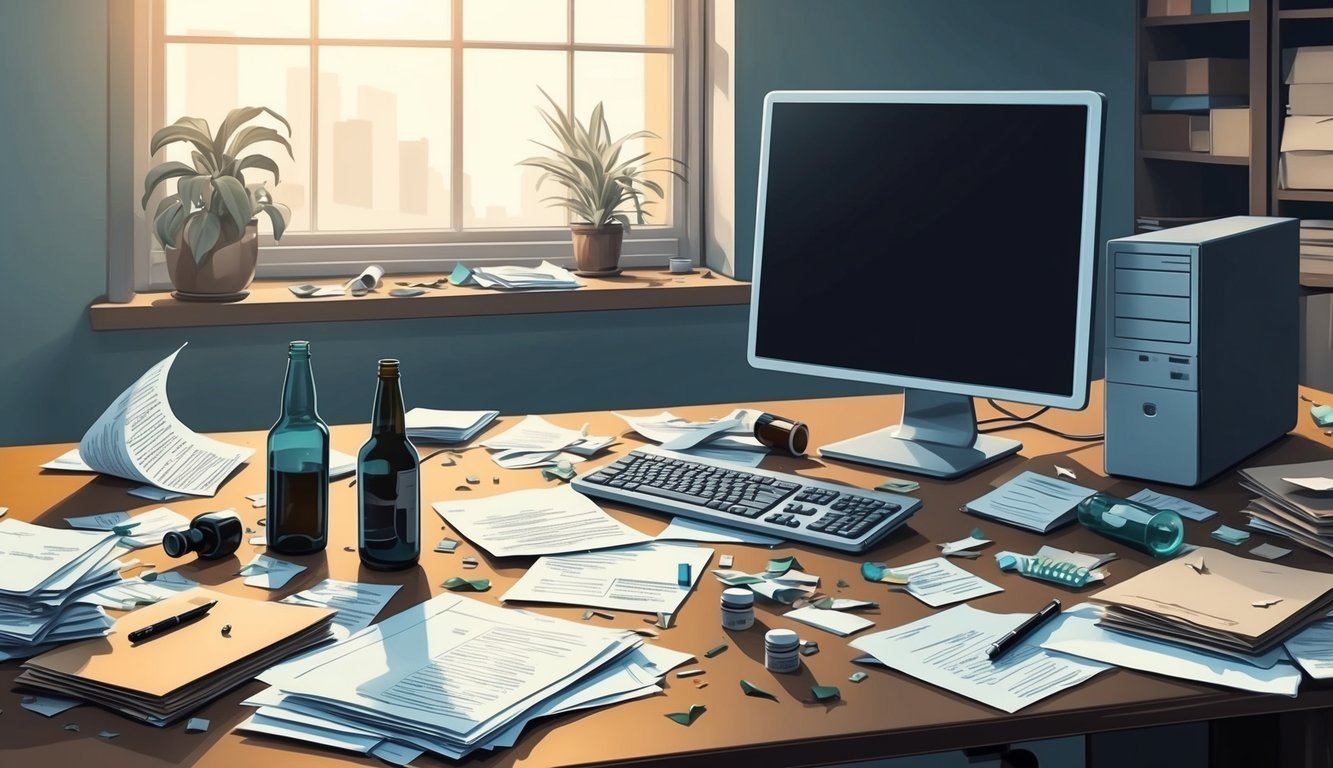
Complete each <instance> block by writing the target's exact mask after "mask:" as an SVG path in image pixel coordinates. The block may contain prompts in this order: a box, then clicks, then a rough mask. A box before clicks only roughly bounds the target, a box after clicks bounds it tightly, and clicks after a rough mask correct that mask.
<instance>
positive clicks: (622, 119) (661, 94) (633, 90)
mask: <svg viewBox="0 0 1333 768" xmlns="http://www.w3.org/2000/svg"><path fill="white" fill-rule="evenodd" d="M599 101H600V102H602V103H603V110H604V114H605V116H606V123H607V126H608V127H609V128H610V129H611V138H612V139H618V138H620V137H621V136H624V135H625V134H627V133H634V132H635V131H642V130H647V131H651V132H653V133H655V134H657V136H658V137H659V138H656V139H635V140H633V141H630V142H628V143H626V144H625V147H624V149H623V150H622V151H621V155H620V156H621V158H622V159H625V160H627V159H629V158H632V157H635V156H637V155H640V154H642V153H644V152H651V153H652V157H650V158H647V159H650V160H651V159H652V158H664V157H670V156H671V153H672V144H673V143H674V142H673V140H672V131H671V126H672V114H671V103H672V93H671V55H670V54H666V53H603V52H590V51H578V52H576V53H575V54H574V105H575V113H576V114H578V115H579V118H580V119H582V120H584V121H586V120H587V118H588V115H590V114H591V113H592V109H593V107H594V106H595V105H596V104H597V103H598V102H599ZM646 167H647V168H650V169H662V170H657V171H651V172H649V173H648V174H647V178H648V179H651V180H652V181H655V182H657V183H658V184H660V185H662V189H663V191H664V192H665V193H666V197H665V199H659V198H658V197H657V196H656V195H655V194H653V193H652V192H651V191H649V192H647V193H646V194H645V195H644V197H643V199H644V200H645V201H651V203H652V204H651V205H649V206H647V208H646V210H645V213H646V216H645V220H644V221H645V223H646V224H670V223H671V206H670V202H671V189H672V182H673V181H674V177H673V176H672V175H671V174H669V173H666V172H665V169H667V168H671V167H675V164H674V163H667V162H665V161H662V160H658V161H657V162H654V163H651V164H649V165H648V166H646ZM677 170H679V168H677ZM685 176H686V178H689V175H688V174H685ZM632 220H633V219H631V221H632Z"/></svg>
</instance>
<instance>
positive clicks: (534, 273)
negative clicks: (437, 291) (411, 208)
mask: <svg viewBox="0 0 1333 768" xmlns="http://www.w3.org/2000/svg"><path fill="white" fill-rule="evenodd" d="M449 282H451V283H453V284H454V285H479V286H481V287H482V288H498V289H501V290H509V291H513V290H528V291H531V290H539V291H565V290H570V289H573V288H582V287H583V283H580V282H579V281H578V280H576V279H575V278H574V275H572V274H570V272H569V270H567V269H565V268H563V267H557V266H556V265H554V264H552V263H551V262H549V261H543V262H542V263H541V265H540V266H537V267H514V266H504V267H476V268H475V269H473V268H470V267H467V266H465V265H463V264H462V263H459V264H456V265H455V266H454V271H453V273H452V274H450V275H449Z"/></svg>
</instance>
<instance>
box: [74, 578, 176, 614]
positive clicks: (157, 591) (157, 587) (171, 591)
mask: <svg viewBox="0 0 1333 768" xmlns="http://www.w3.org/2000/svg"><path fill="white" fill-rule="evenodd" d="M149 574H152V577H151V578H150V576H149ZM197 586H199V582H197V581H195V580H193V579H190V578H188V577H186V576H184V575H182V574H181V573H180V572H178V571H162V572H160V573H159V572H157V571H147V572H145V573H141V574H139V575H138V576H137V577H136V578H133V579H125V580H124V581H122V582H120V583H118V584H113V585H111V586H109V587H104V588H102V589H99V590H97V591H96V592H92V593H89V594H86V595H83V596H82V597H80V598H79V602H81V603H90V604H92V605H100V606H102V607H103V608H115V609H118V610H122V611H132V610H134V609H135V608H137V607H139V606H141V605H150V604H152V603H157V602H160V601H162V600H165V599H167V598H168V597H173V596H175V595H176V594H177V593H179V592H184V591H185V590H187V589H193V588H195V587H197Z"/></svg>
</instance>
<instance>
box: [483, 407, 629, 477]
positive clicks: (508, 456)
mask: <svg viewBox="0 0 1333 768" xmlns="http://www.w3.org/2000/svg"><path fill="white" fill-rule="evenodd" d="M614 442H615V438H614V437H596V436H591V435H588V434H587V432H586V428H585V429H569V428H566V427H560V426H556V425H555V424H552V423H550V422H549V421H547V420H546V419H543V418H542V417H540V416H525V417H524V418H523V420H522V421H520V422H519V423H518V424H515V425H514V426H513V427H510V428H509V429H508V430H506V431H505V432H503V433H501V434H498V435H496V436H495V437H492V438H490V439H488V440H486V441H485V442H483V443H482V444H481V445H482V446H483V447H485V448H487V449H489V450H491V451H493V453H491V459H492V460H493V461H495V463H496V464H499V465H500V466H501V467H504V468H506V469H521V468H525V467H541V466H546V465H551V464H555V463H556V462H557V461H559V460H561V459H563V460H565V461H569V462H571V463H574V462H579V461H583V460H584V458H585V457H587V456H591V455H593V454H594V453H597V452H598V451H600V450H602V449H604V448H606V447H607V446H609V445H611V444H612V443H614Z"/></svg>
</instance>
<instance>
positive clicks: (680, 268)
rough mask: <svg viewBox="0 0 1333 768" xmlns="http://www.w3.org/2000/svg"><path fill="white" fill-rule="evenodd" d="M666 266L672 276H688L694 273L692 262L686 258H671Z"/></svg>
mask: <svg viewBox="0 0 1333 768" xmlns="http://www.w3.org/2000/svg"><path fill="white" fill-rule="evenodd" d="M667 265H668V267H669V268H670V269H671V274H673V275H688V274H689V273H691V272H693V271H694V260H693V259H690V258H689V257H687V256H672V257H671V259H670V260H669V261H668V262H667Z"/></svg>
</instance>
